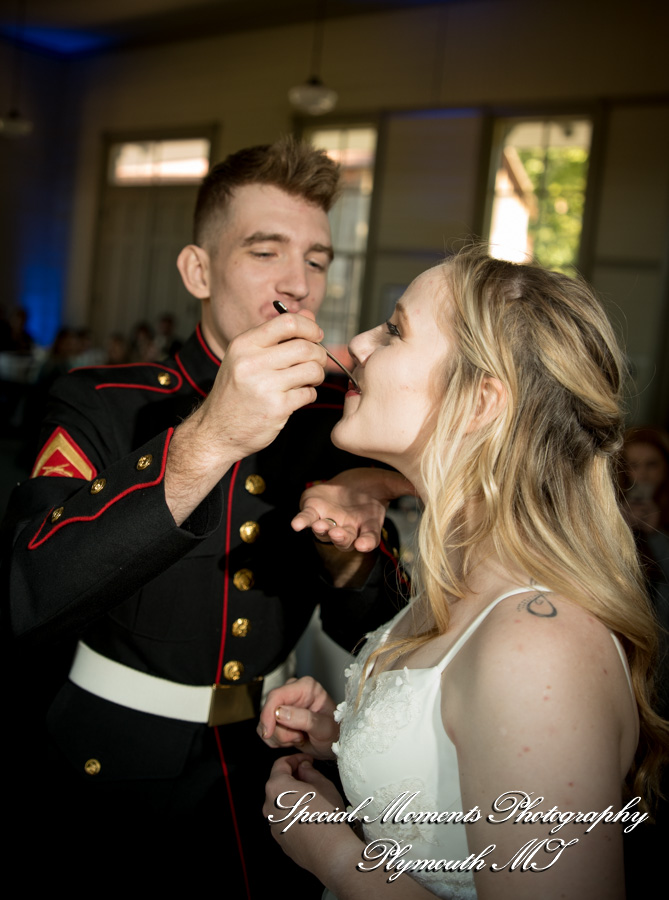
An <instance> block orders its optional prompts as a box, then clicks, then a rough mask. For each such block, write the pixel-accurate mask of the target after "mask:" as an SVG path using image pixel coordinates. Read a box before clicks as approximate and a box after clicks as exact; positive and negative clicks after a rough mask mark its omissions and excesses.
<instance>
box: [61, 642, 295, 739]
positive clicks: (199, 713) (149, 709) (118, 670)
mask: <svg viewBox="0 0 669 900" xmlns="http://www.w3.org/2000/svg"><path fill="white" fill-rule="evenodd" d="M294 672H295V654H294V653H291V654H290V656H289V657H288V659H287V660H286V661H285V662H283V663H282V664H281V665H280V666H277V668H276V669H274V670H273V671H272V672H270V673H269V674H268V675H265V676H264V677H262V678H256V679H254V681H252V682H248V683H245V684H231V685H221V684H214V685H203V686H200V685H191V684H178V683H177V682H175V681H168V680H167V679H166V678H157V677H156V676H155V675H149V674H147V673H146V672H139V671H137V669H131V668H130V667H129V666H124V665H123V664H122V663H119V662H116V661H115V660H113V659H108V658H107V657H106V656H102V655H101V654H100V653H97V652H96V651H95V650H92V649H91V648H90V647H89V646H88V645H87V644H84V643H83V641H79V643H78V645H77V649H76V652H75V654H74V660H73V662H72V668H71V669H70V681H72V682H73V683H74V684H76V685H77V686H78V687H80V688H83V689H84V690H85V691H88V692H89V693H90V694H95V696H96V697H102V699H103V700H109V701H111V702H112V703H117V704H118V705H119V706H126V707H128V708H129V709H135V710H137V711H138V712H144V713H150V714H151V715H154V716H164V717H165V718H167V719H181V720H183V721H185V722H199V723H203V724H209V725H228V724H232V723H233V722H242V721H245V720H247V719H252V718H254V717H255V716H256V715H257V714H258V710H259V707H260V704H261V702H262V701H264V699H265V696H266V695H267V693H268V692H269V691H271V690H272V689H273V688H275V687H279V686H280V685H282V684H283V683H284V682H285V681H286V679H287V678H290V677H291V675H293V674H294Z"/></svg>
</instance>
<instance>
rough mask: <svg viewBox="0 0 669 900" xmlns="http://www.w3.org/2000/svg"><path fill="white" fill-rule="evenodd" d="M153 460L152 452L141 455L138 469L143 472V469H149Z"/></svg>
mask: <svg viewBox="0 0 669 900" xmlns="http://www.w3.org/2000/svg"><path fill="white" fill-rule="evenodd" d="M152 462H153V455H152V454H151V453H147V454H146V456H140V458H139V459H138V460H137V466H136V468H137V471H138V472H141V471H142V469H148V468H149V466H150V465H151V463H152Z"/></svg>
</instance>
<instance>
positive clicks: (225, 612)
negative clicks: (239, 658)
mask: <svg viewBox="0 0 669 900" xmlns="http://www.w3.org/2000/svg"><path fill="white" fill-rule="evenodd" d="M241 464H242V463H241V460H240V461H239V462H236V463H235V465H234V466H233V469H232V474H231V475H230V487H229V488H228V508H227V511H226V517H225V580H224V582H223V622H222V624H221V649H220V651H219V654H218V666H217V668H216V684H220V682H221V671H222V670H223V654H224V653H225V636H226V634H227V630H228V597H229V595H230V525H231V522H232V493H233V491H234V489H235V481H236V479H237V472H239V467H240V466H241Z"/></svg>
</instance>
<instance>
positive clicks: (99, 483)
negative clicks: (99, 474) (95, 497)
mask: <svg viewBox="0 0 669 900" xmlns="http://www.w3.org/2000/svg"><path fill="white" fill-rule="evenodd" d="M106 484H107V479H106V478H96V479H95V481H94V482H93V484H92V485H91V494H99V493H100V491H102V490H104V486H105V485H106Z"/></svg>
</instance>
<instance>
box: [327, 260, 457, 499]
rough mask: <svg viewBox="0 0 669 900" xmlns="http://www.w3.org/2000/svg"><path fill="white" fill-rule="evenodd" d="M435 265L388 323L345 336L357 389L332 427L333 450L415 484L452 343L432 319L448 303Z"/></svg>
mask: <svg viewBox="0 0 669 900" xmlns="http://www.w3.org/2000/svg"><path fill="white" fill-rule="evenodd" d="M450 303H451V301H450V296H449V288H448V284H447V280H446V274H445V271H444V268H443V266H439V267H437V268H434V269H429V270H428V271H427V272H424V273H423V274H422V275H420V276H419V277H418V278H416V280H415V281H413V282H412V283H411V285H410V286H409V288H408V289H407V291H406V293H405V294H404V295H403V297H402V298H401V300H400V301H399V302H398V303H397V306H396V307H395V311H394V312H393V315H392V316H391V318H390V319H389V321H388V322H385V323H384V324H383V325H379V326H377V327H376V328H373V329H372V330H371V331H365V332H364V333H363V334H359V335H357V337H355V338H353V340H352V341H351V344H350V347H349V349H350V352H351V356H352V357H353V360H354V363H355V369H354V374H355V376H356V379H357V380H358V383H359V384H360V388H361V390H360V391H359V392H358V391H356V390H353V389H351V390H349V391H348V393H347V394H346V401H345V404H344V415H343V418H342V419H341V421H340V422H338V423H337V425H336V426H335V428H334V431H333V432H332V440H333V442H334V444H335V445H336V446H337V447H341V448H342V449H344V450H349V451H351V452H352V453H357V454H359V455H361V456H369V457H371V458H372V459H377V460H380V461H381V462H385V463H388V464H390V465H392V466H395V468H397V469H398V470H399V471H400V472H402V474H404V475H406V476H407V477H408V478H409V479H410V480H412V481H413V483H414V484H416V479H417V477H418V470H419V466H420V458H421V455H422V451H423V449H424V447H425V444H426V442H427V439H428V438H429V436H430V434H431V431H432V427H433V419H434V414H435V413H436V411H437V407H438V398H439V392H440V386H441V385H442V383H443V372H444V368H445V366H446V364H447V361H448V357H449V356H451V355H452V354H453V347H454V341H453V339H452V338H451V337H449V336H448V335H447V334H445V333H444V330H443V328H442V326H441V325H440V324H439V321H438V319H437V310H440V311H441V316H440V319H441V321H442V322H443V319H444V315H443V310H444V305H445V304H448V305H450Z"/></svg>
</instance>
